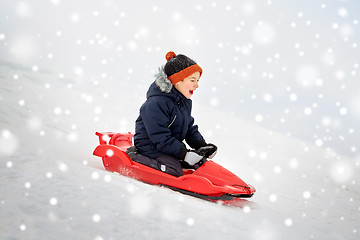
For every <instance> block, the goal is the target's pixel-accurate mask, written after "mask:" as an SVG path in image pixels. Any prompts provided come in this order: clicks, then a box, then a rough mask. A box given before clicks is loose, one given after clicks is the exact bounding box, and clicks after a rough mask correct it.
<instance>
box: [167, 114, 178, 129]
mask: <svg viewBox="0 0 360 240" xmlns="http://www.w3.org/2000/svg"><path fill="white" fill-rule="evenodd" d="M176 117H177V115H175V117H174V119H173V120H172V121H171V123H170V124H169V126H168V128H170V127H171V125H173V123H174V122H175V119H176Z"/></svg>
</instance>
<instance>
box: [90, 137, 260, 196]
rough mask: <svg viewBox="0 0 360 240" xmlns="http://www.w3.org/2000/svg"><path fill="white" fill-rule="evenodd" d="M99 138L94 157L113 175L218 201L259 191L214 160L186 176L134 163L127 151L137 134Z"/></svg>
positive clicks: (185, 172) (185, 173) (186, 173)
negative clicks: (116, 173) (116, 174)
mask: <svg viewBox="0 0 360 240" xmlns="http://www.w3.org/2000/svg"><path fill="white" fill-rule="evenodd" d="M96 135H97V136H98V137H99V141H100V145H98V146H97V147H96V148H95V150H94V153H93V154H94V155H95V156H98V157H101V158H102V161H103V164H104V167H105V169H106V170H108V171H110V172H118V173H120V174H121V175H124V176H128V177H131V178H135V179H138V180H140V181H143V182H146V183H149V184H155V185H160V186H165V187H168V188H170V189H173V190H176V191H179V192H182V193H184V194H188V195H192V196H195V197H198V198H202V199H206V200H209V201H214V202H216V201H219V200H221V201H223V202H228V201H230V202H231V201H236V200H237V199H239V198H249V197H252V196H253V194H254V193H255V191H256V190H255V188H254V187H253V186H251V185H250V184H246V183H245V182H244V181H243V180H241V179H240V178H239V177H237V176H236V175H235V174H233V173H232V172H230V171H229V170H227V169H225V168H224V167H222V166H220V165H219V164H217V163H215V162H214V161H212V160H207V161H205V162H204V163H203V164H202V165H201V166H200V167H199V168H197V169H196V170H192V169H184V175H183V176H180V177H175V176H172V175H170V174H167V173H164V172H162V171H159V170H156V169H153V168H150V167H148V166H145V165H143V164H140V163H137V162H135V161H132V160H131V158H130V157H129V155H128V154H126V152H125V151H126V150H127V149H128V148H129V147H131V146H133V143H132V138H133V134H131V133H113V132H104V133H99V132H96Z"/></svg>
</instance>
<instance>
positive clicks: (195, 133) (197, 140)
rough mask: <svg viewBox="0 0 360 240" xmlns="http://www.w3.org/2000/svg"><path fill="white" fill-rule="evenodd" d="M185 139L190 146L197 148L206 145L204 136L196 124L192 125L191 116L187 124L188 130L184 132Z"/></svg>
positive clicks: (192, 119)
mask: <svg viewBox="0 0 360 240" xmlns="http://www.w3.org/2000/svg"><path fill="white" fill-rule="evenodd" d="M185 141H186V143H187V144H189V146H190V147H191V148H194V149H198V148H200V147H203V146H205V145H206V142H205V140H204V137H203V136H202V135H201V133H200V132H199V130H198V126H197V125H194V118H193V117H191V121H190V124H189V126H188V131H187V134H186V138H185Z"/></svg>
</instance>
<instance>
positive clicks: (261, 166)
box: [0, 61, 360, 240]
mask: <svg viewBox="0 0 360 240" xmlns="http://www.w3.org/2000/svg"><path fill="white" fill-rule="evenodd" d="M0 80H1V86H0V104H1V105H0V106H1V107H0V116H1V117H0V131H1V136H0V156H1V162H0V239H9V240H10V239H93V240H105V239H255V240H263V239H270V240H273V239H359V230H360V229H359V215H360V204H359V203H360V196H359V188H358V186H357V184H358V183H359V162H356V161H355V160H352V159H348V158H346V157H343V156H341V155H338V154H336V153H334V152H330V151H327V150H324V149H322V148H319V147H315V146H313V145H311V144H307V143H305V142H302V141H299V140H296V139H293V138H291V137H286V136H282V135H280V134H278V133H276V132H272V131H270V130H267V129H263V128H261V127H259V126H257V125H254V124H252V123H249V122H246V121H244V120H242V119H239V118H237V117H235V116H233V115H230V114H228V113H225V112H219V111H216V110H214V109H213V108H210V107H208V106H203V105H199V104H197V103H196V102H194V107H193V115H194V116H195V119H196V123H197V124H198V125H199V127H200V131H201V132H202V133H203V135H204V136H205V137H206V139H207V141H208V142H213V143H215V144H217V145H218V147H219V151H218V155H217V156H216V157H215V159H214V160H215V161H217V162H219V163H220V164H221V165H223V166H224V167H226V168H228V169H229V170H231V171H233V172H234V173H235V174H237V175H238V176H240V177H241V178H242V179H243V180H244V181H246V182H248V183H250V184H252V185H253V186H254V187H255V188H256V189H257V192H256V194H255V195H254V197H253V198H252V199H249V200H248V201H245V202H244V204H243V206H242V207H240V208H233V207H227V206H222V205H218V204H214V203H210V202H206V201H203V200H200V199H196V198H193V197H189V196H185V195H183V194H181V193H177V192H174V191H171V190H169V189H165V188H161V187H156V186H150V185H147V184H144V183H141V182H138V181H136V180H133V179H129V178H126V177H123V176H120V175H118V174H115V173H110V172H106V171H105V170H104V169H103V167H102V163H101V159H99V158H97V157H95V156H92V151H93V149H94V148H95V147H96V145H97V141H98V139H97V137H96V136H95V134H94V133H95V131H117V132H124V131H133V128H134V121H135V119H136V117H137V114H138V108H139V106H140V105H141V103H142V102H143V101H144V97H145V91H146V88H144V87H142V86H138V85H135V84H134V85H131V84H126V83H123V82H120V81H118V80H109V79H91V80H86V81H83V80H79V79H76V78H72V77H66V76H64V75H59V74H57V73H53V72H50V71H45V70H43V69H39V68H36V67H30V66H25V65H24V66H23V65H18V64H14V63H10V62H6V61H1V62H0ZM150 82H151V80H150V79H149V84H150Z"/></svg>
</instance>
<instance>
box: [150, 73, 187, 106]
mask: <svg viewBox="0 0 360 240" xmlns="http://www.w3.org/2000/svg"><path fill="white" fill-rule="evenodd" d="M152 96H166V97H169V98H172V99H173V100H174V101H175V102H179V101H190V102H191V100H190V99H187V98H186V97H185V96H184V95H182V93H180V92H179V91H178V90H177V89H176V88H174V87H173V84H172V83H171V81H170V80H169V79H168V78H167V75H166V73H165V72H164V66H162V67H160V68H159V72H158V73H156V74H155V81H154V82H153V83H152V84H151V85H150V87H149V90H148V91H147V93H146V98H150V97H152Z"/></svg>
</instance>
